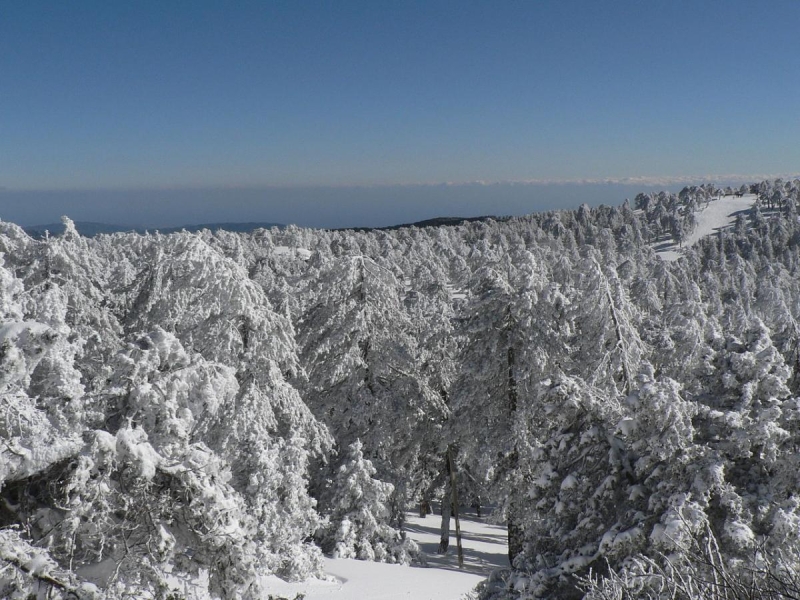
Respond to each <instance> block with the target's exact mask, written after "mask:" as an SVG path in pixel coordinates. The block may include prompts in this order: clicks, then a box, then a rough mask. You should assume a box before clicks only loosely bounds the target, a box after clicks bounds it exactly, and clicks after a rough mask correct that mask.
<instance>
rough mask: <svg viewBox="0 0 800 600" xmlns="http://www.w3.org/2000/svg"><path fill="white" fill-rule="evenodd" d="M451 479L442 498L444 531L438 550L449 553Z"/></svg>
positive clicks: (439, 552)
mask: <svg viewBox="0 0 800 600" xmlns="http://www.w3.org/2000/svg"><path fill="white" fill-rule="evenodd" d="M450 505H451V493H450V481H449V480H448V481H447V483H446V484H445V490H444V498H442V531H441V537H440V539H439V548H438V549H437V550H436V552H437V553H438V554H447V549H448V548H449V547H450Z"/></svg>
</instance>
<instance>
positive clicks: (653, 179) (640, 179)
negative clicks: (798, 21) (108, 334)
mask: <svg viewBox="0 0 800 600" xmlns="http://www.w3.org/2000/svg"><path fill="white" fill-rule="evenodd" d="M796 178H800V172H795V173H759V174H742V173H729V174H708V175H655V176H651V175H641V176H628V177H597V178H592V177H587V178H531V179H498V180H486V179H475V180H464V181H419V182H376V183H363V182H362V183H329V184H325V183H286V184H280V183H261V184H208V185H195V184H175V185H157V184H155V185H147V184H145V185H139V186H83V187H81V186H74V187H73V186H64V187H41V188H28V187H10V186H2V185H0V194H3V193H56V192H150V191H158V192H168V191H200V190H260V189H263V190H293V189H296V190H305V189H380V188H415V187H420V188H422V187H474V186H481V187H491V186H549V185H640V186H643V187H658V186H671V185H679V184H682V185H698V184H702V183H718V184H721V183H727V184H732V183H759V182H761V181H765V180H775V179H796Z"/></svg>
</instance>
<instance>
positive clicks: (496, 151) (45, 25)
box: [0, 0, 800, 224]
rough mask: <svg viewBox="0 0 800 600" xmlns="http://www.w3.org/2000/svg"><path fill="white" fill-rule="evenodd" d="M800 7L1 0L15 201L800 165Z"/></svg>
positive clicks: (2, 120) (1, 122)
mask: <svg viewBox="0 0 800 600" xmlns="http://www.w3.org/2000/svg"><path fill="white" fill-rule="evenodd" d="M798 27H800V2H797V1H796V0H784V1H780V0H775V1H771V2H769V3H761V2H755V1H743V0H727V1H714V0H703V1H702V2H696V1H693V2H684V1H678V0H674V1H663V2H662V1H654V2H641V1H636V2H627V1H619V0H615V1H613V2H612V1H608V2H606V1H601V0H592V1H589V0H587V1H570V0H562V1H559V2H555V1H552V2H544V1H542V2H533V1H530V2H504V3H500V2H402V1H392V2H389V1H380V0H373V1H364V2H348V1H344V0H340V1H337V2H319V3H317V2H299V1H295V2H236V3H231V2H226V3H223V2H205V1H203V0H197V1H194V2H129V3H125V2H107V1H103V2H89V1H84V2H82V1H76V2H37V1H36V0H30V1H27V2H17V1H14V0H0V188H5V189H6V191H5V192H4V193H3V195H4V196H5V200H4V199H3V197H2V196H0V218H8V217H6V216H4V214H8V213H9V211H8V210H6V209H7V208H8V207H9V206H10V204H11V203H12V202H16V201H17V200H11V199H10V198H11V196H10V195H9V191H11V192H21V191H24V192H25V194H23V195H22V196H20V195H19V194H17V195H15V196H13V197H14V198H19V197H26V198H33V196H30V193H32V192H34V191H41V190H47V191H48V193H50V194H51V196H48V197H49V198H52V194H53V193H55V192H65V193H66V192H67V191H71V192H73V193H74V191H76V190H86V191H91V192H92V193H97V192H98V191H101V190H105V191H106V192H108V193H109V194H110V195H109V197H110V198H117V199H118V200H116V201H117V202H123V200H119V198H122V197H123V196H120V195H119V193H120V192H123V191H124V192H127V191H130V190H139V191H141V190H150V191H153V193H155V194H156V195H158V194H161V195H162V196H163V197H164V198H166V197H167V196H169V197H173V198H177V197H178V196H179V195H180V194H177V195H176V194H175V193H174V192H175V190H176V189H177V190H180V192H181V194H184V192H185V191H186V190H187V189H188V190H197V191H198V194H203V193H206V192H208V191H209V190H216V192H219V190H220V189H222V190H227V193H228V194H229V196H228V197H230V198H235V197H238V196H237V194H241V193H242V189H246V190H248V193H250V192H251V191H252V190H253V189H267V190H269V194H267V195H269V196H270V197H273V198H277V197H278V196H279V194H278V191H279V190H281V189H290V188H294V189H295V192H296V190H297V188H302V189H305V190H310V191H308V195H311V196H313V195H314V193H315V192H314V191H313V190H317V192H319V193H321V192H320V190H321V189H322V188H324V189H325V190H330V189H334V188H335V189H337V190H339V192H341V193H342V198H345V197H346V194H345V193H344V192H342V190H346V189H349V188H353V186H355V187H356V188H359V189H361V191H362V192H363V189H364V186H368V188H369V189H370V190H372V192H373V193H374V196H373V197H374V198H376V201H380V200H381V191H382V190H383V191H384V192H386V190H388V189H395V188H396V187H397V186H398V185H400V186H409V187H410V190H409V191H408V194H411V193H412V192H414V190H417V191H419V188H418V186H416V185H415V184H420V183H443V182H457V183H463V182H473V181H491V182H509V181H528V180H536V181H548V182H549V181H553V180H559V181H562V180H568V181H578V180H586V179H590V180H604V179H612V180H617V179H621V178H642V177H647V178H651V177H652V178H657V179H658V180H661V181H667V180H670V179H673V178H674V179H676V180H677V179H680V178H686V177H702V176H705V175H727V174H750V173H766V174H770V173H776V174H788V173H796V172H798V171H800V144H798V139H800V110H798V107H800V77H798V74H800V37H798V31H800V29H798ZM383 186H388V187H386V188H384V187H383ZM487 189H490V187H489V188H487ZM539 191H541V190H539ZM216 192H215V193H216ZM325 193H328V192H327V191H326V192H325ZM359 193H361V192H359ZM115 194H116V195H115ZM170 194H172V195H171V196H170ZM184 195H185V194H184ZM64 197H65V198H66V197H67V196H64ZM409 197H410V196H409ZM286 198H287V199H286V200H283V201H284V202H290V201H291V202H295V203H301V200H299V199H298V198H297V194H296V193H295V194H294V200H292V199H291V194H290V195H289V196H286ZM620 200H621V199H620ZM109 201H110V202H111V201H113V200H109ZM332 201H333V200H331V202H332ZM397 201H398V202H400V203H401V204H402V202H403V200H402V199H398V200H397ZM174 202H178V200H174ZM185 202H189V203H190V201H188V200H185ZM276 202H279V201H278V200H276ZM342 202H343V203H342V204H341V206H342V210H347V208H346V202H344V200H342ZM176 206H177V205H176ZM187 206H191V204H187ZM456 208H457V207H456ZM486 208H487V210H485V211H484V212H490V213H504V212H510V211H506V210H503V207H502V206H493V205H492V200H491V195H490V194H488V192H487V198H486ZM491 208H496V209H499V210H488V209H491ZM4 211H5V212H4ZM10 214H11V216H13V215H14V211H13V210H11V211H10ZM48 214H49V213H48ZM44 216H45V215H42V217H44ZM112 216H113V215H112ZM189 216H191V215H189ZM232 217H233V218H230V219H225V220H240V219H238V218H235V217H236V215H232ZM267 217H268V216H267ZM414 218H415V217H414V214H409V219H408V220H413V219H414ZM265 220H271V219H269V218H266V219H265ZM297 220H301V219H297ZM354 224H359V223H354Z"/></svg>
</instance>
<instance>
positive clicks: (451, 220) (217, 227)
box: [22, 216, 507, 239]
mask: <svg viewBox="0 0 800 600" xmlns="http://www.w3.org/2000/svg"><path fill="white" fill-rule="evenodd" d="M505 219H507V217H495V216H482V217H434V218H433V219H424V220H422V221H416V222H414V223H403V224H400V225H388V226H386V227H344V228H341V231H373V230H382V231H391V230H395V229H402V228H404V227H419V228H423V227H440V226H454V225H461V224H462V223H471V222H476V221H478V222H480V221H488V220H495V221H503V220H505ZM272 227H278V228H284V227H286V225H284V224H282V223H266V222H243V223H201V224H199V225H180V226H177V227H130V226H126V225H112V224H109V223H96V222H94V221H75V229H77V230H78V233H80V234H81V235H82V236H84V237H94V236H96V235H100V234H111V233H129V232H133V233H146V232H150V233H154V232H156V231H158V232H160V233H175V232H178V231H184V230H185V231H188V232H191V233H195V232H197V231H202V230H203V229H210V230H211V231H233V232H238V233H250V232H251V231H254V230H256V229H270V228H272ZM22 229H24V230H25V232H26V233H27V234H28V235H29V236H31V237H33V238H36V239H42V238H44V236H45V232H49V234H50V235H61V234H62V233H64V224H63V223H48V224H46V225H29V226H27V227H23V228H22Z"/></svg>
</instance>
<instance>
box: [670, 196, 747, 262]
mask: <svg viewBox="0 0 800 600" xmlns="http://www.w3.org/2000/svg"><path fill="white" fill-rule="evenodd" d="M755 201H756V196H755V194H746V195H744V196H741V197H737V196H722V197H720V198H717V199H715V200H712V201H711V202H709V204H708V206H706V207H705V208H704V209H703V210H701V211H699V212H697V213H696V214H695V216H696V217H697V227H696V228H695V230H694V231H693V232H692V234H691V235H690V236H689V237H688V238H687V239H686V241H684V243H683V247H684V248H687V247H689V246H692V245H693V244H694V243H695V242H697V241H698V240H699V239H701V238H704V237H705V236H707V235H711V234H712V233H716V232H717V231H718V230H720V229H724V228H726V227H730V226H731V225H733V223H734V222H735V221H736V215H737V214H738V213H740V212H742V211H747V210H750V209H751V208H752V207H753V204H755ZM655 251H656V254H658V255H659V256H660V257H661V259H662V260H666V261H673V260H678V259H679V258H680V257H681V255H682V251H681V249H680V248H679V247H678V244H676V243H675V242H672V241H670V242H660V243H658V244H656V245H655Z"/></svg>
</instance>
